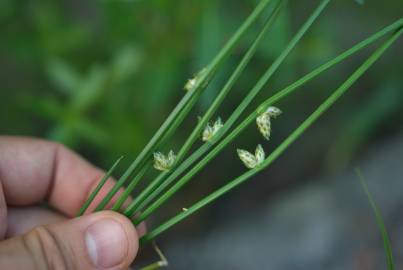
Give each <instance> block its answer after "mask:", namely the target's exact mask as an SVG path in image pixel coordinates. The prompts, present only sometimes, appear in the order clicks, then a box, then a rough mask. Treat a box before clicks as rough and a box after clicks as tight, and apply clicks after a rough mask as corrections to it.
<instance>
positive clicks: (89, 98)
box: [72, 65, 108, 111]
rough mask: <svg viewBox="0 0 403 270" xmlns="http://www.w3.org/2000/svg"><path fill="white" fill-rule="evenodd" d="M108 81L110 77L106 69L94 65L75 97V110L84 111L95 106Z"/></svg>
mask: <svg viewBox="0 0 403 270" xmlns="http://www.w3.org/2000/svg"><path fill="white" fill-rule="evenodd" d="M107 80H108V75H107V72H106V70H105V68H103V67H101V66H99V65H94V66H93V67H92V68H91V70H90V72H89V74H88V75H87V77H86V78H84V79H83V81H82V83H81V85H79V87H78V90H77V92H76V93H75V95H74V96H73V100H72V108H73V110H74V111H84V110H86V109H88V108H89V107H90V106H91V105H93V104H94V103H95V102H96V100H97V99H98V98H99V97H100V96H101V95H102V93H103V90H104V89H105V87H106V83H107Z"/></svg>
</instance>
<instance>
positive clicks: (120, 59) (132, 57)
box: [111, 46, 142, 82]
mask: <svg viewBox="0 0 403 270" xmlns="http://www.w3.org/2000/svg"><path fill="white" fill-rule="evenodd" d="M141 61H142V55H141V53H140V51H139V50H138V49H137V48H135V47H130V46H128V47H125V48H122V49H120V50H118V51H117V53H116V54H115V56H114V58H113V60H112V64H111V65H112V73H113V78H114V80H115V81H116V82H120V81H123V80H126V79H127V78H128V77H129V76H130V75H132V74H134V73H136V72H137V71H138V69H139V68H140V64H141Z"/></svg>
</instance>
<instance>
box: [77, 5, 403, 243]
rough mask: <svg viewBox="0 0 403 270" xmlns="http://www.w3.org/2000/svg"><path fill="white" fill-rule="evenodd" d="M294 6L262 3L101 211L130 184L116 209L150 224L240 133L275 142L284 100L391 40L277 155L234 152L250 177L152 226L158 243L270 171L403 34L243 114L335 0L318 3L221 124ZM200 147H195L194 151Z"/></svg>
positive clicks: (395, 29) (401, 22)
mask: <svg viewBox="0 0 403 270" xmlns="http://www.w3.org/2000/svg"><path fill="white" fill-rule="evenodd" d="M286 3H287V1H286V0H261V1H260V2H259V4H258V5H257V6H256V8H255V9H254V10H253V11H252V12H251V14H250V15H249V17H247V18H246V20H245V22H244V23H243V24H241V26H240V27H239V28H238V29H237V30H236V31H235V33H234V34H233V36H232V37H231V38H230V39H229V41H228V42H227V43H226V44H225V45H224V47H223V48H222V49H221V50H220V51H219V52H218V54H217V55H216V56H215V57H214V58H213V60H212V61H211V62H210V64H208V65H206V67H205V68H203V69H202V70H201V71H199V72H198V73H196V75H195V76H194V77H193V78H192V79H190V80H188V81H187V83H186V84H185V87H184V88H185V94H184V97H183V98H182V99H181V100H180V101H179V103H178V105H177V106H176V107H175V108H174V109H173V111H172V112H171V113H170V114H169V116H168V117H167V119H166V120H165V121H164V123H163V124H162V125H161V127H160V128H159V129H158V130H157V132H156V133H155V135H154V136H153V137H152V138H151V140H150V141H149V142H148V144H147V145H146V146H145V147H144V149H143V150H142V151H141V152H140V154H139V155H138V156H137V157H136V158H135V159H134V161H133V162H132V164H131V165H130V166H129V167H128V169H127V170H126V171H125V172H124V173H123V175H122V176H121V177H120V178H119V179H118V181H117V182H116V184H115V185H114V187H113V188H112V189H111V190H110V191H109V192H108V193H107V195H106V196H105V197H104V198H103V199H102V201H101V202H100V203H99V204H98V205H96V206H95V210H94V211H100V210H103V209H106V206H107V205H109V204H110V203H111V200H112V198H113V197H114V196H115V194H116V193H117V192H118V190H119V189H120V188H122V187H124V186H126V188H125V190H124V191H123V193H122V194H120V195H119V196H118V198H117V199H116V201H114V203H113V204H112V207H111V209H112V210H114V211H118V212H120V213H123V214H124V215H126V216H127V217H129V218H131V219H132V220H133V223H134V225H137V224H139V223H140V222H142V221H144V220H146V219H147V218H149V217H150V216H151V215H152V214H154V213H155V211H157V210H158V209H159V208H160V207H161V206H162V205H163V204H165V203H167V201H168V200H169V199H170V198H172V197H173V196H174V195H175V194H176V193H177V192H178V191H180V190H182V189H183V188H184V187H185V185H186V184H188V183H189V182H190V181H191V180H192V179H194V178H195V176H196V175H197V174H198V173H199V172H200V171H201V170H203V169H204V168H205V166H206V165H207V164H208V163H209V162H211V161H212V160H213V159H214V158H215V157H216V156H217V155H218V154H219V153H221V152H222V151H223V149H224V148H226V147H228V146H231V142H233V140H234V139H236V138H237V137H238V136H240V135H241V134H242V132H243V131H244V130H245V129H246V128H247V127H248V126H250V125H252V124H255V125H256V126H257V131H258V132H260V133H261V135H262V140H263V141H267V140H269V139H270V135H271V131H272V124H273V123H275V121H279V120H277V119H276V118H277V117H279V115H280V114H281V110H280V109H279V108H277V107H276V104H277V103H278V102H279V101H280V100H282V99H284V98H286V97H288V96H289V95H291V94H292V93H294V92H296V91H297V90H299V89H300V88H301V87H302V86H303V85H305V84H306V83H308V82H310V81H311V80H313V79H315V78H316V77H318V76H319V75H321V74H322V73H324V72H325V71H327V70H329V69H330V68H332V67H334V66H336V65H337V64H339V63H341V62H343V61H344V60H346V59H348V58H350V57H352V56H353V55H355V54H356V53H358V52H360V51H362V50H363V49H364V48H367V47H368V46H370V45H371V44H373V43H375V42H376V41H378V40H380V39H381V38H385V41H384V43H383V44H382V45H380V46H379V47H378V48H377V49H376V50H375V51H374V52H373V53H372V54H371V55H370V56H369V57H368V58H367V59H366V60H365V61H364V62H363V63H362V64H361V65H360V66H359V67H358V68H357V69H356V70H355V71H354V72H353V73H352V74H351V75H350V76H349V77H348V78H347V79H346V80H345V81H344V82H343V83H342V84H341V85H340V86H339V87H337V88H336V89H335V90H334V91H333V92H331V94H330V95H329V97H328V98H327V99H326V100H325V101H323V103H322V104H320V105H319V106H318V107H317V108H316V109H315V110H314V111H313V112H312V114H311V115H310V116H309V117H307V118H306V119H305V121H303V122H302V123H301V124H300V125H299V126H297V127H296V128H295V130H294V131H293V132H292V133H291V134H290V135H289V136H288V137H286V139H285V140H284V141H283V142H281V143H280V144H279V145H278V146H277V148H275V150H274V151H273V152H271V153H270V154H269V155H266V153H265V150H264V147H263V146H262V144H259V142H256V145H257V147H256V150H255V149H254V150H255V151H253V152H249V151H247V150H243V149H234V155H238V156H239V158H240V164H241V163H243V164H244V165H245V167H246V169H247V170H246V172H244V173H243V174H241V175H240V176H238V177H236V178H235V179H232V180H230V181H228V183H227V184H225V185H224V186H222V187H221V188H219V189H217V190H216V191H214V192H212V193H211V194H209V195H207V196H205V197H204V198H202V199H200V200H199V201H197V202H196V203H194V204H193V205H191V206H189V207H188V208H186V209H182V211H180V212H179V213H178V214H176V215H175V216H173V217H172V218H170V219H168V220H167V221H166V222H163V223H162V224H160V225H159V226H157V227H156V228H154V229H151V230H150V231H149V232H148V233H147V234H146V235H144V236H143V237H142V238H141V240H140V241H141V244H145V243H147V242H150V241H153V240H154V239H155V238H156V237H157V236H159V235H160V234H161V233H163V232H165V231H167V230H168V229H169V228H171V227H172V226H174V225H176V224H178V223H179V222H181V221H183V220H184V219H186V218H187V217H189V216H190V215H192V214H194V213H195V212H197V211H199V210H200V209H202V208H204V207H206V206H207V205H209V204H210V203H212V202H214V201H216V200H217V199H219V198H220V197H222V196H223V195H225V194H226V193H228V192H230V191H231V190H233V189H234V188H236V187H238V186H239V185H241V184H242V183H244V182H246V181H248V180H249V179H251V178H252V177H253V176H255V175H256V174H258V173H260V172H261V171H262V170H264V169H266V168H267V167H268V166H270V165H271V164H272V163H273V162H274V161H275V160H276V159H277V158H278V157H279V156H280V155H282V154H283V153H284V152H285V151H286V150H287V149H288V147H290V146H291V145H292V144H293V143H294V142H295V141H296V140H297V139H298V138H300V137H301V136H302V134H303V133H304V132H305V131H306V130H307V129H308V128H310V127H311V126H312V125H313V124H314V123H315V122H316V121H317V120H318V119H319V117H321V116H322V115H323V114H324V113H325V112H326V111H327V110H328V109H329V108H330V107H331V106H333V105H334V103H335V102H336V101H337V100H339V99H340V97H341V96H342V95H344V94H345V93H346V92H347V91H348V90H349V89H350V88H351V87H352V86H353V84H354V83H355V82H356V81H357V80H358V79H360V78H361V77H362V76H363V75H364V74H365V72H366V71H367V70H368V69H369V68H370V67H371V66H372V65H373V64H374V63H375V62H376V61H377V60H378V59H379V58H380V57H381V56H382V55H383V53H384V52H385V51H386V50H387V49H388V48H389V47H390V46H391V45H392V44H393V43H394V42H395V41H396V40H397V39H398V38H399V36H400V35H401V34H402V32H403V18H400V19H398V20H396V21H395V22H393V23H392V24H390V25H388V26H386V27H384V28H383V29H381V30H379V31H378V32H376V33H374V34H373V35H371V36H370V37H368V38H367V39H365V40H363V41H361V42H359V43H357V44H356V45H354V46H353V47H351V48H349V49H347V50H346V51H344V52H342V53H341V54H339V55H337V56H336V57H334V58H333V59H331V60H329V61H328V62H326V63H324V64H322V65H320V66H319V67H317V68H316V69H314V70H313V71H311V72H309V73H308V74H306V75H304V76H303V77H301V78H300V79H298V80H296V81H295V82H293V83H291V84H290V85H289V86H287V87H285V88H284V89H281V90H279V91H277V92H276V93H275V94H274V95H272V96H271V97H269V98H268V99H266V100H264V101H263V102H262V103H261V104H260V106H258V107H257V108H256V109H255V110H253V111H252V113H250V114H249V115H247V116H243V115H244V113H245V111H246V109H247V108H249V107H250V105H251V104H252V102H253V101H255V100H256V97H257V95H258V94H259V93H261V92H262V91H263V90H264V89H265V87H266V85H267V83H268V82H269V81H270V79H272V77H273V76H274V75H275V73H276V71H277V70H278V69H279V67H280V66H281V64H283V62H284V61H285V60H286V58H287V56H288V55H289V54H290V53H291V51H292V50H293V49H294V48H295V47H296V46H297V45H298V44H299V42H300V41H301V40H302V39H303V37H304V35H305V34H306V33H307V32H308V31H309V30H310V28H311V27H312V25H314V23H315V22H316V21H317V20H318V19H319V18H320V16H321V15H322V14H323V12H325V9H326V8H327V7H328V6H329V5H330V3H331V0H321V1H318V6H317V7H316V8H315V9H314V10H313V11H312V13H311V15H310V16H309V17H308V18H307V20H306V21H305V23H303V24H302V26H301V28H300V29H299V30H298V31H297V32H296V33H295V35H294V36H293V37H292V38H291V39H290V41H289V43H288V44H287V45H286V47H285V48H284V50H283V51H282V52H281V53H280V54H279V56H278V57H277V58H276V59H275V60H274V61H273V63H272V64H271V65H269V66H268V68H267V70H266V71H265V72H264V73H263V74H262V76H261V77H260V79H259V80H258V81H257V82H256V83H255V85H254V86H252V87H251V89H250V90H249V91H246V92H245V97H244V98H243V100H242V101H241V103H240V104H239V105H238V106H237V108H236V109H235V110H234V111H233V113H232V114H231V115H230V117H229V118H228V119H227V120H225V119H221V118H220V117H216V118H214V116H216V114H217V112H218V111H219V109H220V106H221V105H222V103H223V102H224V100H225V99H227V98H229V97H230V96H231V95H229V94H230V92H231V90H232V89H233V87H234V86H235V84H236V83H237V81H238V79H239V78H240V76H241V75H242V74H243V71H244V70H245V69H246V68H247V66H248V65H249V64H250V61H251V59H252V58H253V56H254V55H255V53H256V51H257V49H258V47H259V46H260V45H262V41H263V37H265V36H266V35H270V29H271V28H272V26H273V24H274V23H275V21H276V18H277V16H278V14H279V13H280V12H281V10H282V9H283V8H284V7H285V6H286ZM269 8H270V12H269V13H268V14H265V12H264V11H265V10H266V9H269ZM263 16H267V18H265V23H264V24H263V26H262V27H261V28H260V31H259V33H258V34H257V36H256V37H255V39H254V41H253V42H252V44H251V45H250V47H249V49H248V50H247V51H246V53H245V55H244V56H243V58H242V59H241V61H240V62H239V64H238V65H237V66H236V68H235V69H234V71H233V73H232V74H231V75H230V76H229V78H228V80H227V82H226V83H225V84H224V86H223V88H222V89H221V90H220V91H218V93H217V95H216V97H215V99H214V101H213V102H212V104H211V105H210V107H209V108H208V110H207V111H206V112H205V113H204V115H203V116H202V117H201V118H200V119H199V121H198V123H197V124H196V126H195V127H194V129H193V130H192V132H191V134H190V135H189V137H188V138H187V139H186V140H185V141H184V143H183V145H182V147H181V148H180V149H179V150H178V151H174V149H172V150H171V151H169V152H168V153H161V152H160V150H161V149H165V148H167V147H168V146H169V141H170V139H171V137H172V136H173V134H175V132H176V130H177V129H178V128H179V127H180V125H181V124H182V122H183V121H184V119H185V118H186V117H187V116H188V115H189V113H190V112H191V110H192V108H193V107H194V105H195V104H196V102H197V101H198V99H199V98H200V96H201V95H202V93H203V92H204V91H205V89H206V88H207V87H208V86H209V82H210V81H211V80H212V79H213V78H214V76H215V74H216V72H217V71H218V70H219V69H220V67H221V65H222V64H223V62H224V61H225V60H226V59H228V58H229V57H230V56H231V53H232V52H233V51H234V49H235V48H236V46H237V45H238V44H239V41H240V40H241V39H242V38H243V37H244V36H245V34H246V32H247V31H248V30H250V28H251V27H252V26H256V25H258V22H259V20H260V21H261V19H260V18H261V17H263ZM269 45H270V44H269ZM265 46H267V44H265ZM283 110H284V109H283ZM284 111H285V110H284ZM199 139H200V141H201V142H202V144H201V145H200V146H199V147H195V146H196V143H197V141H198V140H199ZM192 149H195V150H193V152H191V150H192ZM119 162H120V159H119V160H118V161H117V162H116V163H115V164H114V165H113V166H112V167H111V169H110V170H109V171H108V172H107V173H106V174H105V176H104V177H103V178H102V180H101V181H100V184H99V185H98V187H97V188H96V189H95V190H94V191H93V193H92V194H91V195H90V197H89V199H88V200H87V201H86V202H85V204H84V205H83V207H82V208H81V209H80V211H79V213H78V215H83V214H85V213H87V212H88V207H89V206H90V205H91V203H92V202H93V200H94V198H95V196H96V195H97V194H98V192H99V191H100V189H101V188H102V186H103V185H104V184H105V182H106V181H107V179H108V178H109V177H110V176H111V175H112V173H113V171H114V170H115V168H116V167H117V165H118V163H119ZM154 169H156V170H158V171H159V172H160V173H159V174H158V175H157V176H156V177H155V179H153V180H152V181H150V182H149V183H148V184H147V185H146V186H145V188H144V189H143V190H140V191H138V192H137V193H136V195H135V196H133V197H134V199H133V200H132V201H130V202H127V200H128V198H129V197H130V196H131V195H132V194H134V191H135V189H136V187H138V184H139V183H140V181H142V180H144V178H145V177H144V176H145V174H146V173H147V171H149V170H154ZM126 202H127V203H126Z"/></svg>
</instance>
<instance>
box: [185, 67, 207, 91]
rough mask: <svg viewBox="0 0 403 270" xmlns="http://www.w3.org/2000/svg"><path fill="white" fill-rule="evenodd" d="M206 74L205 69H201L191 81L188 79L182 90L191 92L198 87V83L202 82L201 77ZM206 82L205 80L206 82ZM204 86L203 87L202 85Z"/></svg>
mask: <svg viewBox="0 0 403 270" xmlns="http://www.w3.org/2000/svg"><path fill="white" fill-rule="evenodd" d="M206 72H207V69H206V68H203V69H202V70H201V71H200V72H199V73H197V74H196V75H195V76H194V77H193V78H192V79H189V80H188V81H187V82H186V84H185V86H184V89H185V90H186V91H193V90H194V89H196V88H197V87H199V85H200V83H201V82H202V79H203V75H204V74H205V73H206ZM207 81H208V80H206V82H207ZM203 86H204V85H203Z"/></svg>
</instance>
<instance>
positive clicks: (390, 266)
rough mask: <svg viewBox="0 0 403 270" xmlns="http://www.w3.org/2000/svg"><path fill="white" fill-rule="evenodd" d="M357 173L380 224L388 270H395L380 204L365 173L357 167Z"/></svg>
mask: <svg viewBox="0 0 403 270" xmlns="http://www.w3.org/2000/svg"><path fill="white" fill-rule="evenodd" d="M355 173H356V174H357V177H358V179H359V180H360V183H361V185H362V187H363V189H364V191H365V194H366V195H367V197H368V201H369V203H370V205H371V208H372V210H373V211H374V214H375V219H376V223H377V224H378V227H379V230H380V232H381V235H382V241H383V246H384V249H385V255H386V261H387V265H388V270H394V269H395V263H394V259H393V251H392V245H391V244H390V240H389V236H388V232H387V230H386V226H385V222H384V221H383V218H382V214H381V211H380V210H379V208H378V206H377V205H376V203H375V200H374V198H373V197H372V195H371V192H369V189H368V185H367V183H366V182H365V179H364V175H363V174H362V172H361V170H360V169H356V170H355Z"/></svg>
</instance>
